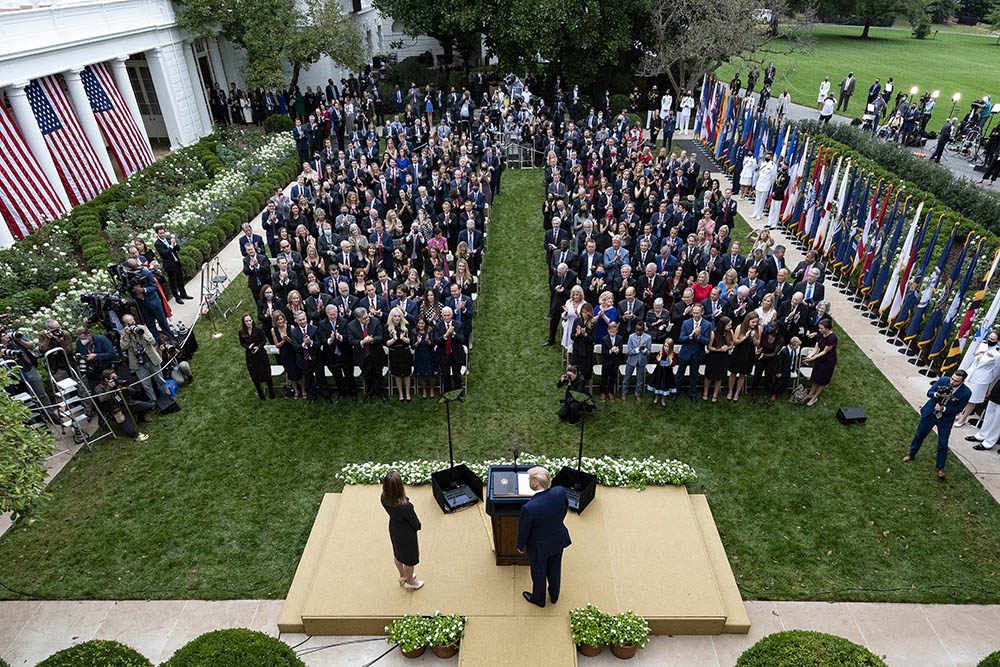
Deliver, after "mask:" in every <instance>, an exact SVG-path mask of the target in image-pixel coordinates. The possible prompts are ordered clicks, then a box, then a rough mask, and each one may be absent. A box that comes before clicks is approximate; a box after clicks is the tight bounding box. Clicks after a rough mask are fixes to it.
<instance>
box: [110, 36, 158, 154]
mask: <svg viewBox="0 0 1000 667" xmlns="http://www.w3.org/2000/svg"><path fill="white" fill-rule="evenodd" d="M128 59H129V56H128V55H124V56H118V57H117V58H115V59H114V60H112V61H111V74H112V76H114V77H115V85H116V86H118V92H119V93H121V94H122V97H123V98H124V99H125V104H126V105H128V110H129V111H131V112H132V119H133V120H135V124H136V125H137V126H138V127H139V133H140V134H141V135H142V138H143V140H145V142H146V145H147V146H149V152H150V154H152V152H153V146H152V145H151V144H150V143H149V134H148V133H147V132H146V126H145V125H144V124H143V122H142V114H141V113H140V112H139V102H138V100H136V99H135V90H133V89H132V80H131V79H129V78H128V68H127V67H126V66H125V62H126V61H127V60H128Z"/></svg>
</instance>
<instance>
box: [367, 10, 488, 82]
mask: <svg viewBox="0 0 1000 667" xmlns="http://www.w3.org/2000/svg"><path fill="white" fill-rule="evenodd" d="M372 4H373V5H374V6H375V8H376V9H378V10H379V11H380V12H382V14H384V15H386V16H391V17H392V18H393V19H395V20H397V21H399V22H400V23H401V24H402V25H403V32H404V33H406V34H407V35H409V36H410V37H418V36H420V35H427V36H428V37H433V38H434V39H436V40H437V41H438V43H439V44H441V48H442V49H443V51H444V61H445V62H448V63H450V62H451V61H452V59H453V58H454V55H453V54H454V51H455V50H457V51H458V53H459V55H461V56H462V60H463V64H464V65H465V66H466V67H468V63H469V61H470V60H471V59H472V55H473V54H474V53H475V51H476V49H478V48H479V43H480V35H479V32H480V30H481V28H482V25H481V21H480V14H481V11H480V9H479V8H478V7H477V5H476V3H474V2H470V1H469V0H441V1H440V2H436V1H429V0H414V1H411V0H373V3H372Z"/></svg>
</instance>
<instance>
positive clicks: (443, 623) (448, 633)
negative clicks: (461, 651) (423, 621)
mask: <svg viewBox="0 0 1000 667" xmlns="http://www.w3.org/2000/svg"><path fill="white" fill-rule="evenodd" d="M427 624H428V629H427V644H428V645H429V646H430V647H431V650H433V651H434V655H436V656H437V657H439V658H450V657H452V656H453V655H455V654H456V653H458V643H459V642H460V641H461V640H462V635H463V634H465V616H462V615H461V614H451V615H450V616H449V615H442V614H441V612H439V611H436V612H434V615H433V616H431V617H430V618H428V619H427Z"/></svg>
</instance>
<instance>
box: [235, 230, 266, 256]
mask: <svg viewBox="0 0 1000 667" xmlns="http://www.w3.org/2000/svg"><path fill="white" fill-rule="evenodd" d="M247 243H250V244H251V245H253V247H254V248H256V249H257V253H258V254H260V255H264V256H267V252H265V249H266V248H267V246H265V245H264V239H262V238H261V237H260V234H252V235H251V236H250V239H249V240H247V236H246V234H243V233H241V234H240V254H241V255H243V256H244V257H246V256H247V248H246V245H247Z"/></svg>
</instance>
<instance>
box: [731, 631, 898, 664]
mask: <svg viewBox="0 0 1000 667" xmlns="http://www.w3.org/2000/svg"><path fill="white" fill-rule="evenodd" d="M736 667H886V665H885V663H884V662H882V660H880V659H879V658H878V657H877V656H876V655H875V654H874V653H872V652H871V651H869V650H868V649H866V648H865V647H864V646H859V645H858V644H855V643H854V642H852V641H848V640H847V639H844V638H843V637H837V636H836V635H828V634H826V633H824V632H808V631H806V630H789V631H787V632H776V633H774V634H773V635H768V636H767V637H764V638H763V639H761V640H760V641H759V642H757V643H756V644H754V645H753V646H751V647H750V648H748V649H747V650H746V651H744V652H743V655H741V656H740V658H739V660H737V661H736Z"/></svg>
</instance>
